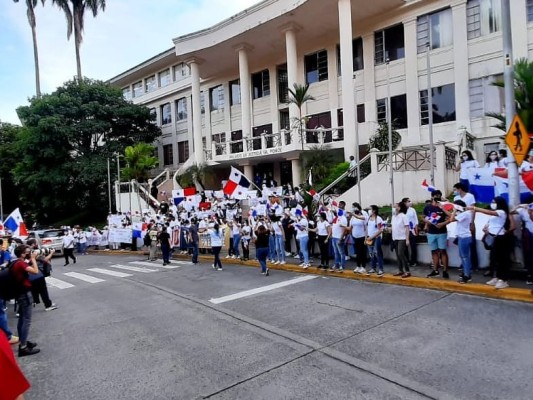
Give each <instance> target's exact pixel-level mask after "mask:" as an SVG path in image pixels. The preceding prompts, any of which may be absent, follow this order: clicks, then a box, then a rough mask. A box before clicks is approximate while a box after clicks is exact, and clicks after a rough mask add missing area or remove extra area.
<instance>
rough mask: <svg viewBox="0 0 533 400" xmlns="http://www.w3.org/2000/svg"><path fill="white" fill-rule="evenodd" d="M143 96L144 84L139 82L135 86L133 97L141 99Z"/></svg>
mask: <svg viewBox="0 0 533 400" xmlns="http://www.w3.org/2000/svg"><path fill="white" fill-rule="evenodd" d="M142 94H143V83H142V82H137V83H134V84H133V97H139V96H141V95H142Z"/></svg>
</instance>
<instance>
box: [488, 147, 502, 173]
mask: <svg viewBox="0 0 533 400" xmlns="http://www.w3.org/2000/svg"><path fill="white" fill-rule="evenodd" d="M499 162H500V161H499V159H498V153H496V152H495V151H491V152H490V153H489V154H488V155H487V159H486V160H485V168H489V169H490V170H491V171H492V172H494V170H495V169H496V168H498V167H499V165H500V164H499Z"/></svg>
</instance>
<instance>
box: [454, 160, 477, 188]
mask: <svg viewBox="0 0 533 400" xmlns="http://www.w3.org/2000/svg"><path fill="white" fill-rule="evenodd" d="M469 168H479V163H478V162H477V161H476V160H474V156H473V155H472V152H471V151H470V150H464V151H463V152H462V153H461V162H460V163H459V164H457V167H456V168H455V170H456V171H457V172H459V171H460V172H461V173H460V175H459V178H460V179H459V180H460V182H461V183H462V184H463V185H464V187H465V188H466V190H468V189H469V188H470V182H469V180H468V169H469Z"/></svg>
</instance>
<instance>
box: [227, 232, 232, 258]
mask: <svg viewBox="0 0 533 400" xmlns="http://www.w3.org/2000/svg"><path fill="white" fill-rule="evenodd" d="M232 255H233V237H232V236H231V235H230V237H229V248H228V256H232Z"/></svg>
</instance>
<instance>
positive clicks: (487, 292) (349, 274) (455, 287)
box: [89, 250, 533, 303]
mask: <svg viewBox="0 0 533 400" xmlns="http://www.w3.org/2000/svg"><path fill="white" fill-rule="evenodd" d="M89 253H91V254H110V255H121V254H123V255H139V254H144V251H130V250H118V251H117V250H91V251H89ZM173 258H174V259H178V260H181V259H186V260H189V259H190V257H189V256H184V255H176V256H174V257H173ZM198 258H199V259H200V260H202V261H206V262H211V261H212V260H213V257H211V256H209V257H208V256H204V255H200V256H199V257H198ZM223 262H224V263H226V264H234V265H241V266H246V267H253V268H258V267H259V262H258V261H255V260H254V261H242V260H237V259H232V258H225V259H223ZM268 268H269V269H270V270H273V271H274V270H277V271H289V272H295V273H299V274H311V275H320V276H328V277H332V278H341V279H351V280H356V281H367V282H373V283H384V284H388V285H397V286H410V287H416V288H420V289H432V290H440V291H445V292H451V293H458V294H469V295H474V296H479V297H488V298H493V299H501V300H511V301H520V302H525V303H533V290H529V289H519V288H512V287H509V288H506V289H501V290H498V289H495V288H493V287H492V286H488V285H485V284H480V283H466V284H461V283H458V282H454V281H448V280H444V279H440V278H436V279H432V278H422V277H417V276H411V277H409V278H401V277H397V276H392V275H388V274H385V275H384V276H382V277H377V276H375V275H370V276H367V275H361V274H354V273H353V271H352V270H350V269H347V270H345V271H344V272H342V273H339V272H328V271H323V270H319V269H317V268H316V267H310V268H308V269H303V268H301V267H299V266H297V265H295V264H284V265H279V264H269V265H268Z"/></svg>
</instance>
